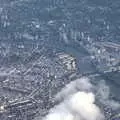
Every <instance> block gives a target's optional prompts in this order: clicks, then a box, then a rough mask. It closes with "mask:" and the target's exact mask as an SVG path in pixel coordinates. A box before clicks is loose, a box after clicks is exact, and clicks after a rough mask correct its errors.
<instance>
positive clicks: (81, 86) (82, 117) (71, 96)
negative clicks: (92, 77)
mask: <svg viewBox="0 0 120 120" xmlns="http://www.w3.org/2000/svg"><path fill="white" fill-rule="evenodd" d="M91 89H92V84H91V83H90V82H89V79H88V78H81V79H77V80H76V81H74V82H71V83H70V84H68V85H67V86H66V87H65V88H64V89H62V90H61V92H60V93H58V95H57V96H56V99H57V100H60V101H61V103H60V104H59V105H56V106H55V107H54V108H52V109H51V110H50V111H49V114H48V115H47V116H46V117H45V118H44V119H43V120H103V119H104V116H103V114H102V112H101V111H100V109H99V107H98V106H97V105H96V104H95V95H94V94H93V93H92V92H91Z"/></svg>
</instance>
